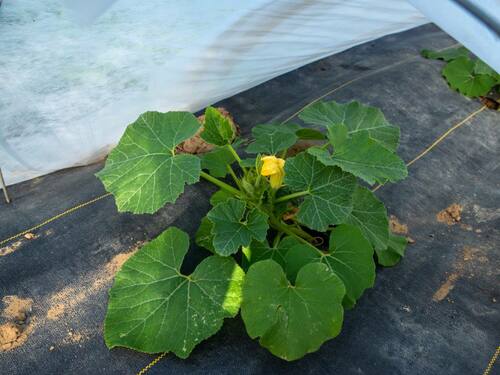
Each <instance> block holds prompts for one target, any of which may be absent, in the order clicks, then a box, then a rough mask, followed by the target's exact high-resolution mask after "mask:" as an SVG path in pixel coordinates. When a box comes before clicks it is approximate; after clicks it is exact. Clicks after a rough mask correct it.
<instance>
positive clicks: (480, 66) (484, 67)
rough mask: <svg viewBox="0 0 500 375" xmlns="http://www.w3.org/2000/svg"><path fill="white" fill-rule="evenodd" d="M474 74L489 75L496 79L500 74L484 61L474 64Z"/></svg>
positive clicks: (477, 61)
mask: <svg viewBox="0 0 500 375" xmlns="http://www.w3.org/2000/svg"><path fill="white" fill-rule="evenodd" d="M474 73H475V74H488V75H490V76H492V77H496V76H497V75H498V74H497V72H495V71H494V70H493V68H491V67H490V66H489V65H488V64H486V63H485V62H484V61H482V60H479V59H477V60H476V62H475V63H474Z"/></svg>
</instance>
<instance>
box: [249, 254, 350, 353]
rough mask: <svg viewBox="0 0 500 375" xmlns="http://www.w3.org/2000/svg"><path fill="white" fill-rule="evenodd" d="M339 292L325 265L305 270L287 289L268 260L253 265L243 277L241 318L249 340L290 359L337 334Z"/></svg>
mask: <svg viewBox="0 0 500 375" xmlns="http://www.w3.org/2000/svg"><path fill="white" fill-rule="evenodd" d="M344 294H345V288H344V285H343V284H342V281H341V280H340V279H339V278H338V277H337V276H336V275H335V274H334V273H333V272H331V271H330V270H329V269H328V267H327V266H326V265H324V264H320V263H314V264H308V265H306V266H304V267H303V268H302V269H301V270H300V271H299V273H298V275H297V281H296V282H295V285H291V284H290V283H289V282H288V280H287V278H286V276H285V273H284V272H283V270H282V268H281V267H280V265H279V264H278V263H276V262H275V261H273V260H271V259H268V260H264V261H261V262H257V263H255V264H253V265H252V266H251V267H250V269H249V271H248V273H247V276H246V277H245V283H244V286H243V301H242V305H241V316H242V318H243V321H244V322H245V327H246V329H247V332H248V334H249V335H250V337H252V338H256V337H260V340H259V342H260V344H261V345H262V346H263V347H265V348H267V349H269V351H270V352H271V353H273V354H274V355H276V356H278V357H280V358H283V359H286V360H287V361H292V360H295V359H298V358H301V357H302V356H304V355H305V354H307V353H310V352H314V351H316V350H318V349H319V347H320V346H321V344H323V343H324V342H325V341H326V340H329V339H331V338H333V337H335V336H337V335H338V334H339V332H340V330H341V328H342V321H343V314H344V312H343V308H342V299H343V297H344Z"/></svg>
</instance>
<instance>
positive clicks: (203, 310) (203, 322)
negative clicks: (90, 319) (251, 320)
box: [104, 227, 244, 358]
mask: <svg viewBox="0 0 500 375" xmlns="http://www.w3.org/2000/svg"><path fill="white" fill-rule="evenodd" d="M188 247H189V237H188V235H187V234H186V233H184V232H183V231H181V230H179V229H177V228H173V227H172V228H169V229H167V230H166V231H165V232H163V233H162V234H161V235H160V236H158V237H157V238H156V239H155V240H153V241H151V242H150V243H149V244H147V245H145V246H144V247H142V249H140V250H139V251H138V252H137V253H136V254H134V255H133V256H132V257H131V258H130V259H129V260H128V261H127V262H125V264H124V265H123V267H122V269H121V270H120V271H119V272H118V273H117V275H116V278H115V282H114V285H113V287H112V288H111V291H110V298H109V304H108V312H107V314H106V321H105V323H104V338H105V341H106V345H107V346H108V347H109V348H113V347H116V346H124V347H127V348H131V349H135V350H139V351H141V352H146V353H159V352H166V351H169V352H170V351H171V352H173V353H175V354H176V355H177V356H178V357H181V358H187V357H188V356H189V354H190V353H191V351H192V350H193V348H194V347H195V346H196V345H197V344H198V343H200V342H201V341H203V340H205V339H206V338H208V337H210V336H212V335H213V334H214V333H216V332H217V331H218V330H219V329H220V328H221V326H222V324H223V321H224V318H228V317H234V316H235V315H236V314H237V313H238V310H239V306H240V302H241V292H242V284H243V277H244V273H243V271H242V270H241V268H240V267H239V266H238V265H237V264H236V262H235V261H234V260H233V259H232V258H222V257H219V256H210V257H208V258H206V259H204V260H203V261H202V262H201V263H200V264H199V265H198V266H197V267H196V269H195V271H194V272H193V273H192V274H191V275H189V276H186V275H183V274H182V273H181V271H180V269H181V265H182V262H183V259H184V257H185V255H186V252H187V250H188Z"/></svg>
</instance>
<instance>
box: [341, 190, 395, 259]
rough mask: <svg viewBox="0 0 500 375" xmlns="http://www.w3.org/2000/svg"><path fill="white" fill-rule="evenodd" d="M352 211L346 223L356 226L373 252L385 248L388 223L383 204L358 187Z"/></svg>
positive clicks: (370, 193)
mask: <svg viewBox="0 0 500 375" xmlns="http://www.w3.org/2000/svg"><path fill="white" fill-rule="evenodd" d="M352 200H353V204H354V206H353V209H352V212H351V214H350V215H349V217H348V219H347V220H346V223H348V224H352V225H356V226H358V227H359V229H361V232H363V235H364V236H365V237H366V238H367V239H368V240H369V241H370V242H371V244H372V245H373V247H374V248H375V251H377V253H378V251H379V250H384V249H386V248H387V242H388V241H389V221H388V220H387V210H386V209H385V206H384V204H383V203H382V202H381V201H380V200H379V199H378V198H377V197H376V196H375V194H373V193H372V192H371V191H370V190H368V189H367V188H364V187H358V188H357V189H356V191H355V192H354V195H353V198H352Z"/></svg>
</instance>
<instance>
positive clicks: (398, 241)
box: [377, 234, 408, 267]
mask: <svg viewBox="0 0 500 375" xmlns="http://www.w3.org/2000/svg"><path fill="white" fill-rule="evenodd" d="M407 243H408V241H407V239H406V237H403V236H396V235H394V234H389V241H388V243H387V248H386V249H384V250H379V251H377V260H378V263H379V264H380V265H382V266H384V267H392V266H394V265H396V264H397V263H399V261H400V260H401V258H402V257H403V256H404V255H405V249H406V244H407Z"/></svg>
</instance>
